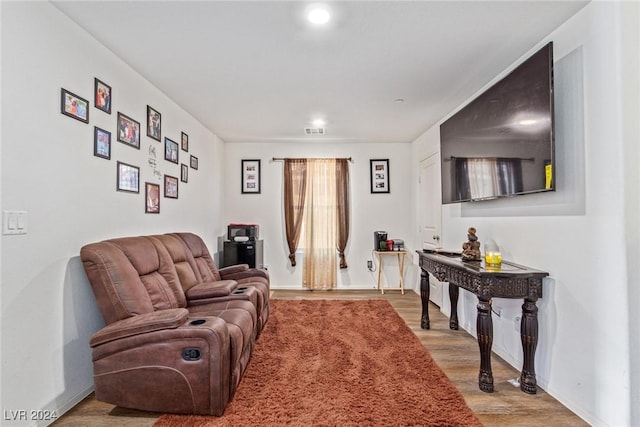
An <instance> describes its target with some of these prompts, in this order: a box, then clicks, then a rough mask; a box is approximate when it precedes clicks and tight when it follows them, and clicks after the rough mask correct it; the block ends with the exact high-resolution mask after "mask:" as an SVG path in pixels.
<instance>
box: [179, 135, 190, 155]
mask: <svg viewBox="0 0 640 427" xmlns="http://www.w3.org/2000/svg"><path fill="white" fill-rule="evenodd" d="M180 147H181V148H182V151H189V135H187V134H186V133H184V132H182V134H181V136H180Z"/></svg>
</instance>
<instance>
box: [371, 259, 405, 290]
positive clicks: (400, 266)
mask: <svg viewBox="0 0 640 427" xmlns="http://www.w3.org/2000/svg"><path fill="white" fill-rule="evenodd" d="M375 252H376V254H377V255H378V265H379V268H378V289H380V292H382V294H383V295H384V291H385V289H386V290H388V291H394V290H395V291H398V290H399V291H400V292H402V295H404V256H405V255H406V254H407V253H408V252H407V251H375ZM390 255H395V256H396V259H397V261H398V271H399V273H400V283H399V284H398V287H397V288H385V287H384V286H382V270H383V266H384V263H383V262H382V260H383V258H384V257H385V256H387V257H388V256H390Z"/></svg>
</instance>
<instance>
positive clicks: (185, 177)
mask: <svg viewBox="0 0 640 427" xmlns="http://www.w3.org/2000/svg"><path fill="white" fill-rule="evenodd" d="M180 181H182V182H189V166H187V165H185V164H184V163H182V164H181V165H180Z"/></svg>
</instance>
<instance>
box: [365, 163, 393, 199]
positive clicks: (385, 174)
mask: <svg viewBox="0 0 640 427" xmlns="http://www.w3.org/2000/svg"><path fill="white" fill-rule="evenodd" d="M369 164H370V168H371V170H370V174H371V177H370V180H371V193H389V192H390V191H389V159H372V160H369Z"/></svg>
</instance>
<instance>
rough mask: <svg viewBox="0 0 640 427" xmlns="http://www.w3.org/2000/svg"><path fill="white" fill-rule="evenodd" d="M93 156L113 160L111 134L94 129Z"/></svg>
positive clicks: (95, 127) (96, 127)
mask: <svg viewBox="0 0 640 427" xmlns="http://www.w3.org/2000/svg"><path fill="white" fill-rule="evenodd" d="M93 155H94V156H96V157H102V158H103V159H107V160H109V159H111V132H109V131H106V130H104V129H100V128H99V127H98V126H94V127H93Z"/></svg>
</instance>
